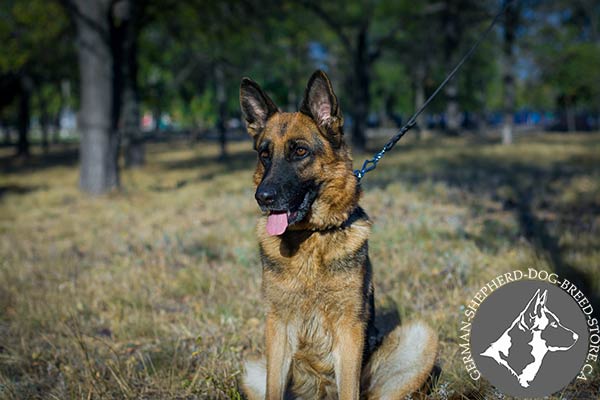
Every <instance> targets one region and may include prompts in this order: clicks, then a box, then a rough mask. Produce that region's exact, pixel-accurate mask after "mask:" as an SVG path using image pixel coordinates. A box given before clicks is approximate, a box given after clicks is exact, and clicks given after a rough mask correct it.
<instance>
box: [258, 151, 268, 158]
mask: <svg viewBox="0 0 600 400" xmlns="http://www.w3.org/2000/svg"><path fill="white" fill-rule="evenodd" d="M258 156H259V157H260V158H262V159H263V160H267V159H268V158H269V156H270V154H269V151H268V150H263V151H261V152H260V153H259V155H258Z"/></svg>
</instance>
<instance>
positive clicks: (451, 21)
mask: <svg viewBox="0 0 600 400" xmlns="http://www.w3.org/2000/svg"><path fill="white" fill-rule="evenodd" d="M442 18H443V20H442V22H443V29H444V61H445V64H446V67H447V69H448V71H450V70H451V69H452V68H453V67H454V62H455V58H456V57H455V56H456V50H457V49H458V45H459V44H460V30H459V25H460V21H459V14H458V10H456V9H455V4H454V2H453V1H450V0H447V1H446V7H445V9H444V12H443V13H442ZM445 94H446V133H447V134H449V135H458V134H459V133H460V106H459V104H458V82H457V80H456V78H454V79H452V80H451V81H450V82H448V84H447V85H446V89H445Z"/></svg>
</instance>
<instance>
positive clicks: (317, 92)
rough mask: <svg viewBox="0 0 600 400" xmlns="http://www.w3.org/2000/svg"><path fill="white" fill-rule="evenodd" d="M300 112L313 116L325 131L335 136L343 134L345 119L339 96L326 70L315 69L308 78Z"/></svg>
mask: <svg viewBox="0 0 600 400" xmlns="http://www.w3.org/2000/svg"><path fill="white" fill-rule="evenodd" d="M300 112H301V113H303V114H306V115H308V116H310V117H312V119H313V120H314V121H315V122H316V123H317V125H319V127H320V128H322V129H323V130H324V132H326V133H328V134H330V135H335V136H339V135H341V134H342V131H341V128H342V125H343V124H344V120H343V118H342V113H341V111H340V107H339V104H338V100H337V97H336V96H335V93H334V92H333V87H332V86H331V82H330V81H329V78H328V77H327V75H326V74H325V72H323V71H320V70H318V71H315V73H313V74H312V76H311V77H310V79H309V80H308V84H307V85H306V91H305V92H304V99H303V100H302V105H301V106H300Z"/></svg>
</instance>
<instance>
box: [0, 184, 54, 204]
mask: <svg viewBox="0 0 600 400" xmlns="http://www.w3.org/2000/svg"><path fill="white" fill-rule="evenodd" d="M46 188H47V186H43V185H11V184H9V185H0V201H1V200H2V199H3V198H4V196H6V195H8V194H27V193H31V192H35V191H36V190H40V189H46Z"/></svg>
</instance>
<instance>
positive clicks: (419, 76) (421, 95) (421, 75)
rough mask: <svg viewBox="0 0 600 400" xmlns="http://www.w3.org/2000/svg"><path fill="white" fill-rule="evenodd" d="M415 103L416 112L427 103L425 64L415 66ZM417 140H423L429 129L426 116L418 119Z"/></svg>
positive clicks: (422, 115)
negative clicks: (422, 137) (424, 133)
mask: <svg viewBox="0 0 600 400" xmlns="http://www.w3.org/2000/svg"><path fill="white" fill-rule="evenodd" d="M414 88H415V98H414V100H415V102H414V111H417V110H418V109H419V108H420V107H421V106H422V105H423V103H425V64H424V63H423V62H417V65H416V66H415V83H414ZM416 128H417V129H416V134H415V138H416V139H417V140H421V135H422V133H423V132H424V131H425V130H426V129H427V122H426V121H425V114H424V113H423V114H421V115H419V116H418V117H417V126H416Z"/></svg>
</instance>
